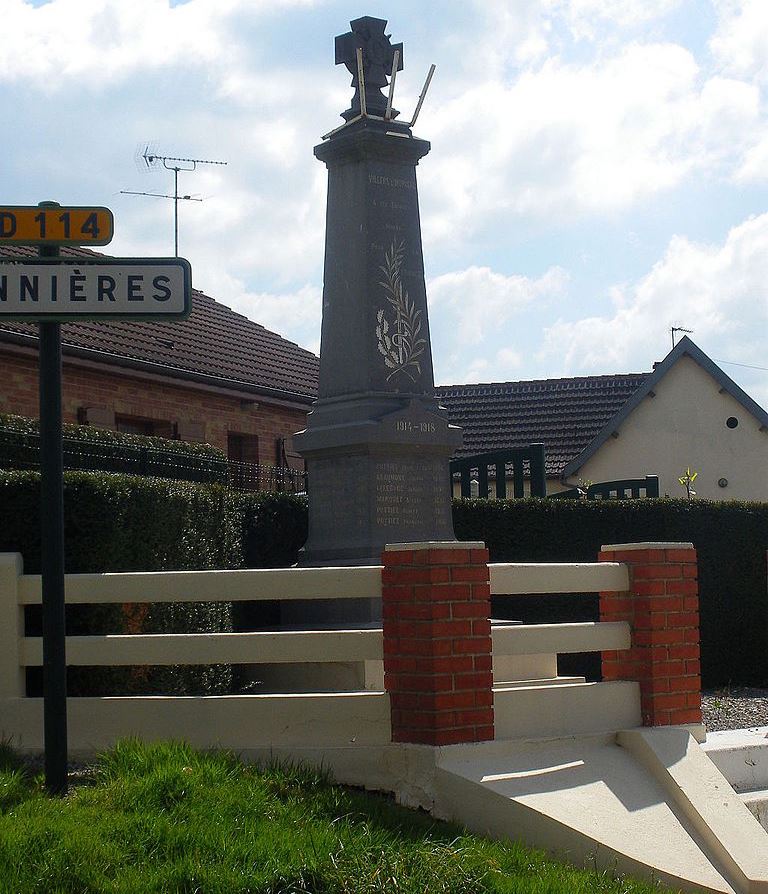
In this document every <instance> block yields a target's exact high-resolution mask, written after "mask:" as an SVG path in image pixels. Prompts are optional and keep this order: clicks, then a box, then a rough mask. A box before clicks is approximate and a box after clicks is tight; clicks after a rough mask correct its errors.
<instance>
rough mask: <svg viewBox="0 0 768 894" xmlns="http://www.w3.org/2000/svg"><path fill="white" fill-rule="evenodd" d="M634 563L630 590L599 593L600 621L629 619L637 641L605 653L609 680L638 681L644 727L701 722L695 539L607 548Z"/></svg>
mask: <svg viewBox="0 0 768 894" xmlns="http://www.w3.org/2000/svg"><path fill="white" fill-rule="evenodd" d="M598 558H599V561H601V562H622V563H624V564H625V565H627V566H629V591H628V592H627V593H601V594H600V620H601V621H628V622H629V625H630V627H631V629H632V646H631V648H630V649H627V650H623V651H619V652H603V653H602V659H603V679H604V680H636V681H637V682H639V684H640V696H641V707H642V716H643V725H644V726H667V725H671V724H678V723H694V724H698V723H701V676H700V673H701V665H700V661H699V595H698V593H699V587H698V580H697V575H698V570H697V564H696V550H695V549H694V548H693V544H691V543H622V544H617V545H612V546H604V547H603V548H602V550H601V552H600V555H599V557H598Z"/></svg>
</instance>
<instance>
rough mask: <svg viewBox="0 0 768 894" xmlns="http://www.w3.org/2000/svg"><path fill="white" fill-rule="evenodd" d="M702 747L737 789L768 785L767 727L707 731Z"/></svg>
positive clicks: (752, 788)
mask: <svg viewBox="0 0 768 894" xmlns="http://www.w3.org/2000/svg"><path fill="white" fill-rule="evenodd" d="M702 748H703V749H704V751H705V752H706V753H707V754H708V755H709V758H710V760H711V761H712V763H713V764H714V765H715V766H716V767H717V769H718V770H719V771H720V772H721V773H722V774H723V776H725V778H726V779H727V780H728V782H730V783H731V785H732V786H733V787H734V789H735V790H736V791H737V792H750V791H757V790H758V789H764V788H768V726H755V727H751V728H750V729H735V730H725V731H723V732H716V733H707V741H706V742H705V743H704V744H703V745H702Z"/></svg>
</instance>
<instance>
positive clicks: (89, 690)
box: [0, 471, 307, 695]
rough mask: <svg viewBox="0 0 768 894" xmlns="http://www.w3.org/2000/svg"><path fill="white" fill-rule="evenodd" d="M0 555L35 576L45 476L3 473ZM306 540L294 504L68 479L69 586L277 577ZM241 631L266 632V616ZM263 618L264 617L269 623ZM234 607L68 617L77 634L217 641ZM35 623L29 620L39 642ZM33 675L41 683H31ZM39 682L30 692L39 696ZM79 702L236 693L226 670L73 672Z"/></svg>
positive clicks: (252, 616) (225, 492)
mask: <svg viewBox="0 0 768 894" xmlns="http://www.w3.org/2000/svg"><path fill="white" fill-rule="evenodd" d="M0 519H3V521H4V523H3V524H0V552H19V553H21V554H22V556H23V557H24V570H25V572H26V573H28V574H37V573H39V572H40V475H39V473H37V472H20V471H0ZM306 536H307V504H306V499H305V498H302V497H296V496H294V495H292V494H270V493H255V494H248V493H246V494H242V493H238V492H236V491H232V490H229V489H228V488H224V487H221V486H220V485H202V484H192V483H190V482H186V481H173V480H167V479H160V478H145V477H136V476H128V475H120V474H111V473H104V472H95V473H91V472H66V473H65V475H64V537H65V553H66V567H65V571H66V572H67V573H69V574H77V573H88V572H105V571H197V570H206V569H216V568H242V567H262V568H270V567H280V566H289V565H292V564H294V563H295V562H296V559H297V557H298V551H299V548H300V547H301V546H302V545H303V543H304V541H305V540H306ZM236 609H237V613H236V614H237V618H235V619H236V620H237V619H241V620H242V619H243V618H245V620H246V621H247V622H248V623H254V622H258V621H259V620H260V618H259V615H260V614H261V615H263V616H264V617H265V618H266V619H267V620H269V618H268V612H269V607H268V606H266V607H265V610H264V611H261V608H260V606H256V607H255V608H252V609H251V610H250V611H249V612H247V613H245V614H244V613H243V612H242V611H240V606H239V605H238V606H236ZM265 612H266V613H267V614H265ZM234 617H235V612H234V611H233V607H232V606H231V605H229V604H215V605H208V604H198V603H170V604H165V605H164V604H158V605H156V606H152V607H151V608H150V609H149V610H148V611H146V608H145V607H144V606H130V607H129V606H125V607H123V606H83V607H78V606H71V607H68V609H67V629H68V631H69V632H70V633H71V634H73V635H77V634H87V633H108V632H111V633H119V632H125V631H126V630H130V631H132V632H144V633H164V632H176V633H193V632H199V633H203V632H217V631H228V630H231V629H232V625H233V618H234ZM39 628H40V612H39V610H38V611H36V612H34V611H30V612H28V631H29V632H30V633H31V634H36V633H39ZM35 674H37V677H36V676H35ZM38 678H39V673H37V672H32V673H31V685H32V687H33V688H37V689H39V679H38ZM68 681H69V684H70V691H71V692H72V693H73V694H79V695H86V694H88V695H103V694H115V693H117V692H122V693H127V694H132V693H139V692H157V693H159V692H163V693H168V694H177V695H186V694H195V693H199V694H205V695H212V694H217V693H224V692H229V691H231V688H232V681H233V676H232V670H231V668H229V667H226V666H216V667H195V668H179V667H172V668H161V667H158V668H152V669H151V670H150V671H149V672H147V671H146V670H144V669H139V670H127V669H124V668H99V669H91V668H70V671H69V676H68Z"/></svg>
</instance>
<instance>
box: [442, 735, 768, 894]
mask: <svg viewBox="0 0 768 894" xmlns="http://www.w3.org/2000/svg"><path fill="white" fill-rule="evenodd" d="M436 771H437V772H436V778H435V790H436V797H435V805H434V809H435V812H436V813H438V814H439V815H441V816H445V817H450V818H452V819H455V820H458V821H460V822H462V823H464V824H465V825H467V826H469V827H470V828H472V829H474V830H476V831H478V832H481V833H483V834H488V835H491V836H493V837H497V838H501V837H509V838H519V839H521V840H523V841H525V842H526V843H528V844H532V845H537V846H539V847H542V848H544V849H545V850H547V851H549V852H552V853H557V854H560V855H564V856H566V857H567V858H568V859H570V860H572V861H574V862H577V863H582V864H586V865H597V866H598V867H601V868H607V869H615V870H616V871H618V872H625V873H629V874H632V875H635V876H641V877H645V878H653V879H657V880H660V881H662V882H663V883H665V884H667V885H670V886H672V887H676V888H682V889H685V890H690V891H713V892H714V891H716V892H728V894H734V892H735V894H768V833H766V832H765V830H764V829H762V828H761V826H760V824H759V823H758V822H757V821H756V820H755V818H754V817H753V816H752V814H751V813H750V812H749V810H748V809H747V808H746V806H745V805H744V803H743V802H742V801H741V800H740V799H739V797H738V796H737V795H736V794H735V793H734V791H733V789H732V788H731V786H730V785H729V784H728V782H727V780H726V779H725V777H723V775H722V774H721V773H720V771H719V770H717V768H716V767H715V766H714V764H713V763H712V762H711V761H710V760H709V758H708V757H707V756H706V755H705V754H704V752H703V751H702V750H701V748H700V746H699V745H698V744H697V743H696V742H695V740H694V739H693V738H692V736H691V735H690V734H689V733H688V731H687V730H685V729H681V728H668V729H658V728H657V729H634V730H628V731H624V732H620V733H618V734H616V735H604V736H584V737H573V738H563V739H553V740H544V741H542V740H539V741H527V742H524V741H519V740H518V741H511V740H507V741H496V742H487V743H480V744H478V745H469V746H456V747H451V748H444V749H441V750H440V754H439V756H438V759H437V767H436Z"/></svg>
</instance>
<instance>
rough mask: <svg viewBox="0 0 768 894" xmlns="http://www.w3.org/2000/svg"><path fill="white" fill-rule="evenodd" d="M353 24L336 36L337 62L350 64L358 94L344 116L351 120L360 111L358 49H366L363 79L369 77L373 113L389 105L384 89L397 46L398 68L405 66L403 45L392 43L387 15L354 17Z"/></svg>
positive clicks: (368, 101) (367, 90)
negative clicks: (387, 27) (387, 28)
mask: <svg viewBox="0 0 768 894" xmlns="http://www.w3.org/2000/svg"><path fill="white" fill-rule="evenodd" d="M349 24H350V26H351V28H352V30H351V31H349V32H348V33H347V34H339V35H338V37H337V38H336V64H337V65H341V64H342V63H343V64H344V65H346V66H347V68H348V69H349V71H350V72H351V74H352V86H353V87H354V88H355V95H354V97H353V99H352V106H351V108H349V109H347V111H346V112H342V113H341V114H342V117H343V118H345V119H346V120H347V121H349V120H350V119H351V118H355V117H356V116H357V115H359V114H360V84H359V83H358V73H357V50H358V49H362V51H363V79H364V81H365V105H366V109H367V111H368V112H369V113H370V114H372V115H378V116H382V117H383V115H384V112H385V111H386V108H387V97H386V96H384V94H383V93H382V92H381V88H382V87H386V86H387V83H388V82H387V77H388V76H389V77H391V76H392V66H393V64H394V57H395V50H397V51H398V54H399V56H398V63H397V68H396V69H395V70H396V71H402V69H403V45H402V44H401V43H396V44H394V46H393V45H392V44H391V43H390V40H389V35H388V34H385V33H384V29H385V28H386V26H387V20H386V19H375V18H373V16H363V17H362V18H359V19H354V20H353V21H351V22H350V23H349ZM398 114H399V112H397V110H396V109H391V111H390V117H391V118H396V117H397V115H398Z"/></svg>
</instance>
